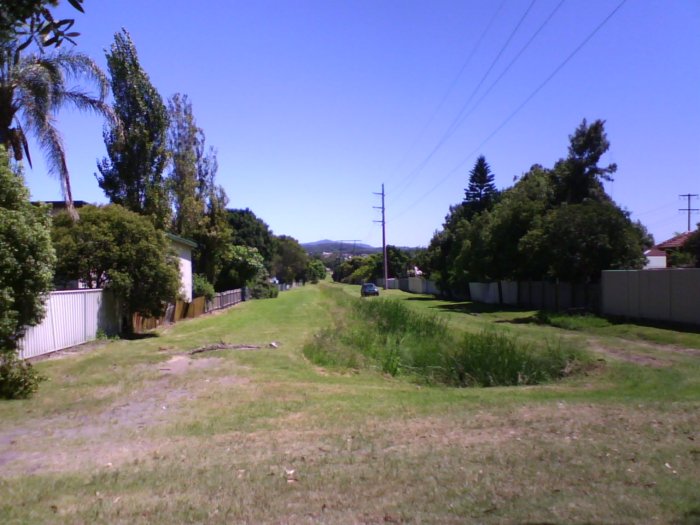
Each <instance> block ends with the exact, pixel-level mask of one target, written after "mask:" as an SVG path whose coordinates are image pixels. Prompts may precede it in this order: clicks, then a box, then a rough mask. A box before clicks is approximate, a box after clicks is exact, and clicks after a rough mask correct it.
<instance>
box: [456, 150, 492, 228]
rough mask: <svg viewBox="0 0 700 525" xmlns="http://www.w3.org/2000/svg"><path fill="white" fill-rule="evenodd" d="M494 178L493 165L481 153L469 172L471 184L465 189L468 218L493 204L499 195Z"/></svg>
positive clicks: (464, 204) (465, 208)
mask: <svg viewBox="0 0 700 525" xmlns="http://www.w3.org/2000/svg"><path fill="white" fill-rule="evenodd" d="M493 180H494V175H493V173H491V167H490V166H489V164H488V162H486V157H484V156H483V155H480V156H479V158H478V159H476V163H475V164H474V167H473V168H472V170H471V171H470V172H469V186H468V187H467V188H466V189H465V190H464V201H463V203H462V204H463V207H464V211H465V212H466V217H467V218H471V217H473V216H474V215H476V214H477V213H481V212H482V211H484V210H488V209H489V208H491V206H493V204H494V202H495V199H496V196H497V195H498V190H496V185H495V184H494V183H493Z"/></svg>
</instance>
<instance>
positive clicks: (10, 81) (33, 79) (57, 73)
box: [0, 45, 115, 217]
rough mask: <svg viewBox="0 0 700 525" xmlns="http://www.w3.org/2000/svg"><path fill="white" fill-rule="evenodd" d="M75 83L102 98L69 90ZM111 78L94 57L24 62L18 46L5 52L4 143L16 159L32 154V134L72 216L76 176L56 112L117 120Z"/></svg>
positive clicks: (1, 60) (1, 57)
mask: <svg viewBox="0 0 700 525" xmlns="http://www.w3.org/2000/svg"><path fill="white" fill-rule="evenodd" d="M69 80H87V81H88V82H90V83H92V84H94V85H95V86H96V87H97V90H98V95H97V96H93V95H92V94H90V93H88V92H85V91H82V90H81V89H80V88H74V87H68V86H67V85H66V83H67V81H69ZM108 89H109V83H108V81H107V77H106V76H105V74H104V73H103V72H102V71H101V70H100V68H99V67H98V66H97V64H95V62H93V61H92V59H90V58H89V57H88V56H86V55H83V54H81V53H74V52H71V51H59V52H56V53H52V54H41V55H31V54H30V55H27V56H26V57H22V56H21V55H20V53H19V52H18V50H17V48H16V47H14V46H12V45H4V46H2V47H0V144H4V145H5V147H6V148H7V150H8V152H9V153H10V154H12V155H14V158H15V160H17V161H20V160H22V159H23V158H24V157H26V158H27V161H28V162H29V165H30V166H31V165H32V160H31V156H30V155H29V145H28V141H27V135H28V134H31V135H33V136H34V138H35V139H36V141H37V142H38V144H39V146H40V147H41V149H42V150H43V151H44V154H45V156H46V159H47V161H48V167H49V171H50V172H51V173H52V174H53V175H57V176H58V178H59V180H60V181H61V190H62V192H63V196H64V198H65V200H66V204H67V206H68V209H69V210H70V212H71V214H73V215H74V217H77V215H76V214H75V210H74V209H73V196H72V194H71V186H70V174H69V173H68V167H67V166H66V155H65V150H64V147H63V139H62V137H61V134H60V133H59V131H58V129H56V125H55V124H56V113H57V112H58V110H59V109H60V108H62V107H63V106H66V105H72V106H74V107H75V108H77V109H79V110H88V111H94V112H97V113H100V114H102V115H105V116H106V117H107V118H109V119H110V120H114V119H115V117H114V113H113V111H112V109H111V108H110V107H109V105H107V104H106V103H105V98H106V96H107V93H108Z"/></svg>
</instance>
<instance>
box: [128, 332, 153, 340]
mask: <svg viewBox="0 0 700 525" xmlns="http://www.w3.org/2000/svg"><path fill="white" fill-rule="evenodd" d="M154 337H159V336H158V334H156V333H154V332H146V333H144V334H122V336H121V338H122V339H125V340H126V341H139V340H141V339H152V338H154Z"/></svg>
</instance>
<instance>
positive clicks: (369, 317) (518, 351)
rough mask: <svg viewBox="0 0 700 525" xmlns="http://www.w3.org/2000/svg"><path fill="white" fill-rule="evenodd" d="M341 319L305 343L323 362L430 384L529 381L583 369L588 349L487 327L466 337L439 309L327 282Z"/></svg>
mask: <svg viewBox="0 0 700 525" xmlns="http://www.w3.org/2000/svg"><path fill="white" fill-rule="evenodd" d="M327 294H328V296H329V298H330V299H331V300H334V301H336V303H335V305H336V307H340V311H339V316H338V317H340V318H341V319H342V321H339V322H337V323H336V326H335V327H333V328H329V329H326V330H324V331H322V332H320V333H318V334H317V335H316V336H315V337H314V339H313V341H311V342H310V343H308V344H307V345H306V346H305V348H304V354H305V355H306V357H307V358H309V359H310V360H311V361H312V362H314V363H316V364H318V365H321V366H326V367H337V368H354V369H359V368H366V367H371V368H375V369H377V370H379V371H381V372H382V373H385V374H389V375H392V376H398V375H407V376H412V377H414V378H417V379H419V380H421V381H423V382H427V383H431V384H435V383H437V384H446V385H452V386H498V385H502V386H510V385H532V384H538V383H542V382H546V381H552V380H555V379H558V378H561V377H565V376H567V375H570V374H572V373H574V372H576V371H578V370H579V369H580V368H581V367H582V366H584V365H585V363H586V362H587V361H588V359H587V357H586V356H585V355H584V354H583V352H580V351H575V350H573V349H571V348H564V347H563V346H562V344H561V342H559V343H552V342H545V343H544V345H543V347H535V346H534V345H533V344H528V343H524V342H521V341H518V340H517V339H515V338H513V337H511V336H508V335H506V334H503V333H499V332H495V331H489V332H483V333H480V334H469V335H465V336H464V337H463V338H462V339H461V340H460V339H459V338H457V337H456V336H455V335H454V334H453V333H452V332H451V331H450V330H449V329H448V326H447V324H446V322H445V321H444V320H442V319H441V318H439V317H437V316H433V315H425V314H420V313H417V312H415V311H413V310H411V309H409V308H407V307H406V306H405V305H403V304H402V303H400V302H398V301H392V300H385V299H379V300H370V301H366V300H365V301H360V300H352V299H350V298H347V296H345V295H344V294H343V295H340V294H338V293H335V291H332V290H329V291H328V292H327Z"/></svg>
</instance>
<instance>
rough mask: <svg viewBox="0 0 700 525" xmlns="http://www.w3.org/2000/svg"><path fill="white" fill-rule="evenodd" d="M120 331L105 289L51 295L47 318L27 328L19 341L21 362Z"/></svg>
mask: <svg viewBox="0 0 700 525" xmlns="http://www.w3.org/2000/svg"><path fill="white" fill-rule="evenodd" d="M98 330H99V331H103V332H104V333H105V334H109V335H113V334H116V333H118V332H119V311H118V308H117V304H116V301H115V299H114V297H113V296H112V294H111V293H109V292H106V291H104V290H70V291H66V292H53V293H51V294H49V297H48V299H47V301H46V317H44V320H43V321H42V322H41V324H39V325H37V326H32V327H30V328H29V329H28V330H27V332H26V334H25V335H24V337H23V338H22V339H21V340H20V341H19V356H20V358H22V359H26V358H28V357H36V356H39V355H42V354H47V353H49V352H55V351H56V350H62V349H64V348H69V347H71V346H75V345H79V344H82V343H85V342H87V341H92V340H93V339H96V338H97V332H98Z"/></svg>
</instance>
